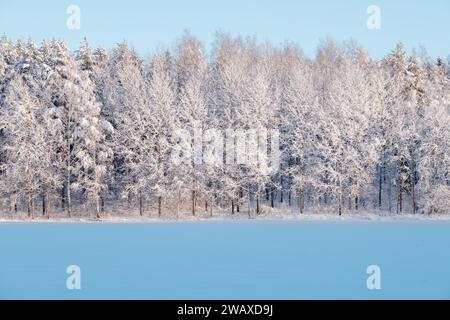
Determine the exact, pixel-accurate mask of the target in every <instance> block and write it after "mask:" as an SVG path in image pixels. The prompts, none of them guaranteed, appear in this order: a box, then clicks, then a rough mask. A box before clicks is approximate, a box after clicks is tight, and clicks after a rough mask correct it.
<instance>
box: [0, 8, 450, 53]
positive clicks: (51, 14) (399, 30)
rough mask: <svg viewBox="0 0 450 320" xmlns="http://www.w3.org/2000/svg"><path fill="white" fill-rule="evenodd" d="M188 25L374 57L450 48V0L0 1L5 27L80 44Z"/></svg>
mask: <svg viewBox="0 0 450 320" xmlns="http://www.w3.org/2000/svg"><path fill="white" fill-rule="evenodd" d="M70 4H75V5H78V6H79V7H80V9H81V29H80V30H69V29H68V28H67V27H66V21H67V18H68V16H69V14H67V13H66V9H67V7H68V6H69V5H70ZM372 4H373V5H377V6H379V7H380V9H381V29H380V30H369V29H368V28H367V27H366V20H367V17H368V14H367V13H366V9H367V7H368V6H369V5H372ZM185 29H189V30H190V31H191V33H192V34H193V35H195V36H197V37H198V38H200V39H201V40H203V41H205V43H206V44H207V45H209V44H211V42H212V40H213V35H214V32H215V31H225V32H229V33H231V34H232V35H236V34H242V35H256V36H257V38H258V39H259V40H260V41H266V40H268V41H270V42H272V43H274V44H279V43H282V42H284V41H285V40H291V41H295V42H298V43H299V44H300V45H301V47H302V48H303V49H304V51H305V52H306V53H307V54H308V55H313V54H314V52H315V49H316V47H317V45H318V43H319V42H320V40H321V39H324V38H327V37H330V38H332V39H335V40H338V41H341V40H346V39H349V38H353V39H355V40H357V41H358V42H359V43H361V44H362V45H363V46H364V47H365V48H366V49H368V50H369V52H370V53H371V54H373V55H375V56H378V57H380V56H383V55H384V54H385V53H387V52H389V51H391V50H392V49H393V48H394V46H395V44H396V42H398V41H402V42H404V43H405V45H406V47H407V48H408V49H411V48H413V47H418V46H420V45H424V46H425V47H426V48H427V50H428V52H429V54H430V55H431V56H433V57H436V56H442V57H447V56H448V55H450V40H449V39H450V1H449V0H427V1H416V0H414V1H412V0H410V1H407V0H395V1H394V0H345V1H336V0H313V1H302V0H277V1H276V0H221V1H215V0H187V1H185V0H158V1H138V0H127V1H120V2H119V1H106V0H96V1H92V0H91V1H88V0H71V1H56V0H55V1H49V0H41V1H24V0H0V34H3V33H4V34H6V35H7V36H8V37H10V38H12V39H17V38H18V37H21V36H22V37H24V38H28V37H30V36H31V37H32V38H33V39H35V40H36V41H41V40H42V39H43V38H53V37H55V38H59V39H63V40H65V41H66V42H67V43H68V45H69V46H70V48H71V49H75V48H76V47H77V46H78V45H79V43H80V42H81V40H82V39H83V37H84V36H87V37H88V39H89V41H90V42H91V44H93V45H102V46H104V47H106V48H111V47H112V46H113V45H114V44H115V43H117V42H120V41H122V40H124V39H125V40H127V41H128V42H129V43H131V44H132V45H133V46H134V47H135V48H136V49H137V50H138V51H139V52H140V53H142V54H146V53H150V52H153V51H154V50H155V49H158V48H161V47H167V46H171V45H173V43H174V41H175V40H176V39H177V38H178V37H179V36H180V35H181V34H182V32H183V30H185Z"/></svg>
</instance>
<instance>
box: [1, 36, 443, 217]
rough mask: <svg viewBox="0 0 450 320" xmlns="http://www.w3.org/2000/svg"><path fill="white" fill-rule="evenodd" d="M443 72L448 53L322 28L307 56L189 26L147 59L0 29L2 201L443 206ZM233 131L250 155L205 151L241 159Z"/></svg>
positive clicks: (16, 206)
mask: <svg viewBox="0 0 450 320" xmlns="http://www.w3.org/2000/svg"><path fill="white" fill-rule="evenodd" d="M449 76H450V68H449V65H448V62H445V61H444V60H442V59H438V60H437V61H435V62H433V61H431V59H429V58H427V57H425V56H424V55H423V54H422V55H421V56H419V55H418V54H416V53H414V52H413V53H412V54H410V55H409V54H407V53H406V52H405V50H404V48H403V46H402V45H401V44H399V45H398V46H397V47H396V48H395V49H394V50H393V52H391V53H389V54H388V55H386V57H385V58H384V59H381V60H380V59H373V58H371V57H370V56H369V55H368V54H367V53H366V52H365V51H364V50H363V49H362V48H361V47H359V46H357V45H355V44H354V43H345V44H343V45H339V44H336V43H334V42H332V41H325V42H323V43H322V44H321V45H320V46H319V48H318V50H317V54H316V56H315V58H314V59H310V58H308V57H306V56H304V55H303V53H302V51H301V50H300V49H299V48H298V47H297V46H296V45H295V44H292V43H287V44H286V45H284V46H283V47H273V46H271V45H270V44H264V45H261V44H258V43H257V42H256V41H255V40H254V39H252V38H249V39H243V38H241V37H237V38H232V37H230V36H228V35H226V34H217V36H216V41H215V43H214V46H213V50H211V53H210V54H208V53H207V52H206V51H205V48H204V45H203V44H202V43H201V42H200V41H199V40H198V39H196V38H195V37H193V36H191V35H190V34H188V33H186V34H184V35H183V37H182V38H181V39H180V40H179V41H178V42H177V43H176V46H175V48H174V50H167V51H162V52H158V53H155V54H153V55H151V56H150V57H148V58H147V59H143V58H142V57H141V56H139V54H138V53H136V52H135V51H134V50H133V49H132V48H130V47H129V46H128V45H127V44H126V43H125V42H124V43H120V44H118V45H117V46H116V47H115V48H113V49H112V50H111V51H110V52H108V51H106V50H105V49H103V48H96V49H94V48H91V47H90V45H89V43H88V41H87V40H85V41H84V42H83V43H82V45H81V47H80V48H79V49H78V50H76V51H75V52H73V53H72V52H70V51H69V50H68V48H67V47H66V46H65V45H64V43H62V42H60V41H56V40H53V41H44V42H43V43H42V44H41V45H40V46H37V45H35V44H34V43H33V41H32V40H29V41H23V40H18V41H17V42H15V43H13V42H12V41H10V40H8V39H7V38H5V37H3V38H1V39H0V192H1V198H2V207H3V210H10V212H12V214H15V213H16V212H18V211H20V210H26V211H27V212H28V215H29V216H30V217H35V215H36V214H37V211H38V210H39V212H40V213H42V214H43V215H46V216H50V214H51V213H52V212H53V211H55V212H59V213H62V212H66V213H67V214H68V215H69V217H70V216H71V215H72V213H73V211H74V210H75V209H77V210H78V211H84V212H85V213H91V212H93V213H95V215H96V216H97V217H100V215H101V214H102V212H107V211H109V212H113V211H114V210H115V208H118V207H122V208H128V209H136V208H138V212H139V214H140V215H145V214H148V213H150V212H157V213H158V214H159V215H160V216H161V215H162V214H164V211H166V212H176V213H177V215H178V213H179V212H180V211H184V212H186V211H189V212H190V213H191V214H193V215H195V214H196V212H198V211H200V210H202V211H203V210H204V211H206V212H209V213H210V214H213V210H214V208H216V209H220V210H222V211H223V210H229V211H230V213H231V214H233V213H235V212H242V211H245V212H248V214H249V215H252V214H253V213H256V214H259V213H262V212H264V211H267V210H270V209H269V208H270V207H284V206H285V207H291V208H292V210H295V211H296V212H299V213H303V212H304V211H306V210H310V211H313V212H315V211H318V210H323V209H327V210H332V211H334V212H336V213H338V214H342V213H344V212H345V211H349V210H359V209H366V210H373V209H376V210H382V211H385V212H392V213H401V212H405V211H406V212H409V213H427V214H430V213H449V212H450V79H449ZM180 132H185V133H186V132H187V133H188V138H186V137H184V138H183V136H180V134H179V133H180ZM243 132H244V133H243ZM268 132H278V135H277V136H276V137H275V136H273V135H272V136H271V135H269V134H268ZM242 133H243V134H244V136H245V138H246V140H245V145H243V146H242V148H243V149H244V150H245V155H244V156H245V157H247V158H248V159H247V160H249V161H247V162H245V163H239V162H237V161H236V162H233V163H225V162H224V163H223V164H222V165H218V163H217V162H214V161H211V159H213V158H214V157H216V158H215V159H216V160H217V157H219V158H221V157H222V156H223V159H231V160H233V161H234V160H235V158H236V157H238V155H237V153H236V150H237V148H238V147H239V146H238V144H239V143H240V142H239V139H238V138H237V137H238V136H239V134H242ZM274 139H279V150H278V149H277V150H271V148H274V147H273V146H274V145H275V144H274V141H275V140H274ZM277 141H278V140H277ZM218 146H219V147H218ZM222 146H223V150H222ZM180 147H184V148H182V150H184V151H183V152H184V154H183V159H184V160H183V161H181V162H176V161H173V157H174V155H180V154H181V152H180ZM220 151H222V153H220ZM269 151H270V152H271V151H277V152H278V153H277V154H279V157H280V159H279V162H280V163H279V164H280V165H279V167H277V170H268V167H267V163H269V162H270V156H269V154H270V152H269ZM252 157H253V158H252ZM198 159H200V161H198ZM75 211H76V210H75Z"/></svg>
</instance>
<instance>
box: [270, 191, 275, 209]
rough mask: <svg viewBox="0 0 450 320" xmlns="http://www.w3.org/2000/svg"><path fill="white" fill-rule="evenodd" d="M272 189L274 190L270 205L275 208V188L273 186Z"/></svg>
mask: <svg viewBox="0 0 450 320" xmlns="http://www.w3.org/2000/svg"><path fill="white" fill-rule="evenodd" d="M271 190H272V192H271V193H270V206H271V207H272V208H274V207H275V188H274V187H272V188H271Z"/></svg>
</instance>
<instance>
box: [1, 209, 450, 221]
mask: <svg viewBox="0 0 450 320" xmlns="http://www.w3.org/2000/svg"><path fill="white" fill-rule="evenodd" d="M269 211H270V212H267V210H266V212H265V213H262V214H260V215H256V214H255V213H252V214H251V217H250V218H249V215H248V213H247V212H240V213H235V214H233V215H231V214H230V213H229V212H228V211H218V212H214V213H213V215H212V216H211V215H210V213H207V212H198V213H197V214H196V215H195V216H192V214H190V213H188V212H183V213H180V214H178V215H176V214H175V213H164V214H163V215H162V216H161V217H158V215H157V214H155V213H152V214H146V215H144V216H139V215H138V214H137V213H134V214H129V213H127V214H126V215H125V214H123V213H118V214H105V215H102V216H101V218H100V219H96V218H95V217H94V216H91V217H89V215H88V214H86V213H81V214H80V213H78V214H75V215H74V217H72V218H67V216H66V215H65V214H57V215H53V216H52V217H51V218H50V219H48V218H46V217H43V216H37V217H36V218H35V219H30V218H28V217H27V216H26V214H24V213H23V214H20V215H17V216H16V217H11V216H10V215H8V216H7V215H5V214H3V215H0V223H11V222H24V223H52V222H61V223H69V222H73V223H101V222H108V223H152V222H188V221H191V222H195V221H199V222H201V221H247V220H250V221H253V220H256V221H277V220H280V221H293V222H295V221H411V220H418V221H450V214H410V213H402V214H395V213H391V214H389V213H387V212H384V211H352V212H348V213H344V214H343V215H341V216H339V215H338V214H336V213H329V212H320V213H313V212H306V213H304V214H298V213H294V212H292V211H291V210H280V209H275V210H269Z"/></svg>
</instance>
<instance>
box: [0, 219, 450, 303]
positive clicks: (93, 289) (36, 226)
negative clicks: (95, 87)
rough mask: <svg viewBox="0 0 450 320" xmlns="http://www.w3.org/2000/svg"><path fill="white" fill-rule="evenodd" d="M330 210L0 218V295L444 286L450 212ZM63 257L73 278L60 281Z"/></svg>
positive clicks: (339, 292) (431, 290)
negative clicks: (114, 219) (191, 217)
mask: <svg viewBox="0 0 450 320" xmlns="http://www.w3.org/2000/svg"><path fill="white" fill-rule="evenodd" d="M334 217H335V220H334V221H312V216H305V217H304V218H303V217H302V218H300V219H298V220H295V219H291V221H283V220H277V221H274V220H272V221H269V220H267V219H266V220H263V219H253V220H244V219H242V220H239V221H202V222H199V223H191V222H181V221H180V222H177V223H173V222H170V223H126V224H117V223H70V224H69V223H61V222H60V223H28V222H22V223H1V224H0V261H1V263H0V298H3V299H17V298H26V299H28V298H37V299H46V298H58V299H91V298H100V299H103V298H111V299H116V298H124V299H147V298H149V299H166V298H168V299H170V298H171V299H221V298H234V299H236V298H237V299H240V298H242V299H265V298H267V299H272V298H273V299H283V298H285V299H303V298H306V299H310V298H324V299H335V298H336V299H347V298H352V299H394V298H399V299H406V298H411V299H419V298H423V299H449V298H450V250H448V248H449V246H450V221H439V222H437V221H419V220H418V219H416V220H411V219H406V220H405V219H402V220H400V219H398V220H396V221H386V220H380V219H379V220H380V221H356V220H351V218H348V217H342V220H344V221H337V220H338V218H337V216H334ZM345 219H346V220H345ZM303 220H305V221H303ZM306 220H309V221H306ZM83 221H85V220H83ZM86 221H89V220H86ZM129 221H130V222H137V221H138V220H135V221H131V220H129ZM139 221H140V220H139ZM145 221H151V220H149V219H148V220H145ZM69 265H77V266H79V267H80V269H81V290H68V289H67V288H66V279H67V277H68V275H67V274H66V268H67V266H69ZM369 265H377V266H379V267H380V269H381V289H380V290H368V289H367V287H366V280H367V278H368V277H369V275H368V274H367V273H366V269H367V267H368V266H369Z"/></svg>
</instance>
